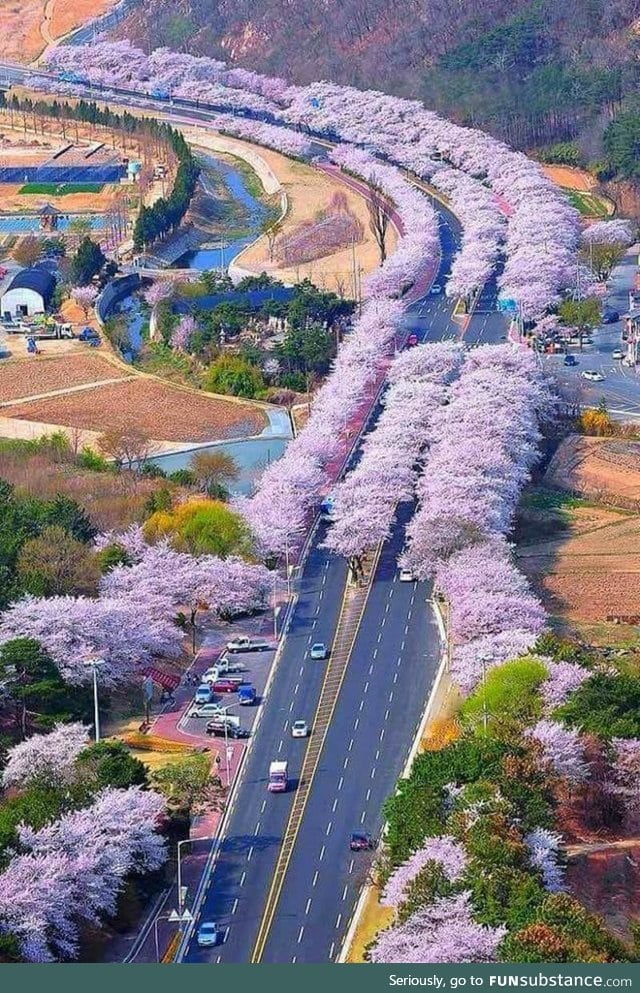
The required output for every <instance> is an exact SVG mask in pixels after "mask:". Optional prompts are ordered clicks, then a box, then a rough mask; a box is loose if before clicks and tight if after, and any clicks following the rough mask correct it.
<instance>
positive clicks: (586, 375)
mask: <svg viewBox="0 0 640 993" xmlns="http://www.w3.org/2000/svg"><path fill="white" fill-rule="evenodd" d="M582 378H583V379H588V380H589V382H590V383H602V382H604V376H603V375H602V373H601V372H596V370H595V369H585V371H584V372H583V373H582Z"/></svg>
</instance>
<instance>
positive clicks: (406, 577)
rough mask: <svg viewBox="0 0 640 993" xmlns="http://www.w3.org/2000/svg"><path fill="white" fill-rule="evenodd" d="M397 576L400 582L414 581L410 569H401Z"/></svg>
mask: <svg viewBox="0 0 640 993" xmlns="http://www.w3.org/2000/svg"><path fill="white" fill-rule="evenodd" d="M398 578H399V579H400V582H401V583H415V581H416V577H415V576H414V575H413V573H412V572H411V569H401V570H400V576H399V577H398Z"/></svg>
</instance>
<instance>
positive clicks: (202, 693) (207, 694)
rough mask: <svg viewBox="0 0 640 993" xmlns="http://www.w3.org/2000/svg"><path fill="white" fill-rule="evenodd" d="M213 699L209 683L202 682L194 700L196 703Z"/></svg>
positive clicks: (209, 701) (208, 701)
mask: <svg viewBox="0 0 640 993" xmlns="http://www.w3.org/2000/svg"><path fill="white" fill-rule="evenodd" d="M212 700H213V693H212V691H211V687H210V685H209V683H201V684H200V686H199V687H198V689H197V690H196V692H195V695H194V698H193V702H194V703H211V701H212Z"/></svg>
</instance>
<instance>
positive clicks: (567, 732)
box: [525, 719, 589, 783]
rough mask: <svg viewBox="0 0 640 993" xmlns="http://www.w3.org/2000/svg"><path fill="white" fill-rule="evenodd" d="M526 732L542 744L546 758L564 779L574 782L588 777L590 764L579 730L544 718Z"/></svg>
mask: <svg viewBox="0 0 640 993" xmlns="http://www.w3.org/2000/svg"><path fill="white" fill-rule="evenodd" d="M525 734H526V736H527V737H529V738H533V740H534V741H537V742H538V744H540V745H541V746H542V751H543V754H544V757H545V759H546V760H547V761H548V762H549V763H550V765H551V766H552V768H553V770H554V771H555V772H556V773H557V774H558V775H559V776H561V777H562V778H563V779H567V780H569V782H572V783H579V782H583V781H584V780H585V779H588V777H589V766H588V763H587V762H586V759H585V754H584V745H583V743H582V739H581V737H580V733H579V732H578V731H575V730H574V729H573V728H565V727H563V726H562V724H558V723H557V722H556V721H550V720H547V719H544V720H541V721H538V723H537V724H536V725H535V726H534V727H532V728H530V729H529V730H528V731H526V732H525Z"/></svg>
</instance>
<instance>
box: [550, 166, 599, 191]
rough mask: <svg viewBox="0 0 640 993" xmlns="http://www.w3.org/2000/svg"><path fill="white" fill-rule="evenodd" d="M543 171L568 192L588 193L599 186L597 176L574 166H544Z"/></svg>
mask: <svg viewBox="0 0 640 993" xmlns="http://www.w3.org/2000/svg"><path fill="white" fill-rule="evenodd" d="M542 171H543V172H544V173H546V175H547V176H548V177H549V179H552V180H553V181H554V183H557V185H558V186H563V187H564V188H565V189H568V190H584V191H585V192H588V191H589V190H592V189H594V187H596V186H597V185H598V181H597V179H596V178H595V176H592V175H591V173H589V172H586V171H585V170H584V169H576V168H574V167H573V166H563V165H543V166H542Z"/></svg>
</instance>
